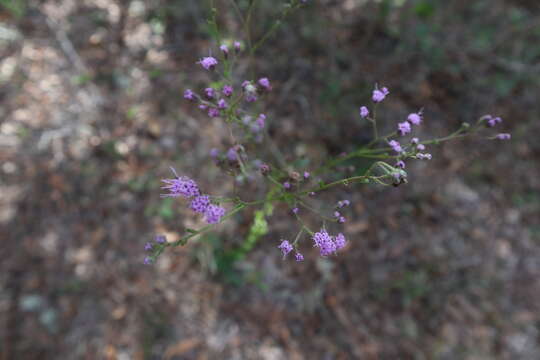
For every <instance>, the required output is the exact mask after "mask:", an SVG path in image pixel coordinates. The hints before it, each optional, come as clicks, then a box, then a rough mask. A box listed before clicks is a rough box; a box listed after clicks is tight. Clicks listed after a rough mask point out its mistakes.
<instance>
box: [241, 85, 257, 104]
mask: <svg viewBox="0 0 540 360" xmlns="http://www.w3.org/2000/svg"><path fill="white" fill-rule="evenodd" d="M242 88H243V89H244V93H245V94H244V95H245V100H246V101H247V102H254V101H256V100H257V88H256V87H255V85H253V84H252V83H251V82H250V81H247V80H246V81H244V82H243V83H242Z"/></svg>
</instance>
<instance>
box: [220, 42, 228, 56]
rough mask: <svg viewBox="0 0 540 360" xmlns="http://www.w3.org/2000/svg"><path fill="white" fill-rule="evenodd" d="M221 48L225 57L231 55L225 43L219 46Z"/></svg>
mask: <svg viewBox="0 0 540 360" xmlns="http://www.w3.org/2000/svg"><path fill="white" fill-rule="evenodd" d="M219 50H221V52H222V53H223V55H224V56H225V57H227V56H228V55H229V47H228V46H227V45H225V44H222V45H221V46H220V47H219Z"/></svg>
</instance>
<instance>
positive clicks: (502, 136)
mask: <svg viewBox="0 0 540 360" xmlns="http://www.w3.org/2000/svg"><path fill="white" fill-rule="evenodd" d="M495 138H496V139H498V140H510V139H511V138H512V135H510V134H507V133H501V134H497V136H495Z"/></svg>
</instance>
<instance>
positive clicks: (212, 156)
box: [210, 148, 219, 159]
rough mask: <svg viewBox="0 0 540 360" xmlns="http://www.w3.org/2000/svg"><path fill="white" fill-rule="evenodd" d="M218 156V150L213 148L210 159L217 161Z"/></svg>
mask: <svg viewBox="0 0 540 360" xmlns="http://www.w3.org/2000/svg"><path fill="white" fill-rule="evenodd" d="M218 156H219V150H218V149H216V148H213V149H212V150H210V157H211V158H212V159H217V157H218Z"/></svg>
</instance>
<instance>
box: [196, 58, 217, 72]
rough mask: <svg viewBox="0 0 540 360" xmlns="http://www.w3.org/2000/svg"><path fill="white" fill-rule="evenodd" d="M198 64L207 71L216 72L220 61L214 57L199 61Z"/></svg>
mask: <svg viewBox="0 0 540 360" xmlns="http://www.w3.org/2000/svg"><path fill="white" fill-rule="evenodd" d="M197 64H200V65H201V66H202V67H203V68H205V69H206V70H214V69H215V67H216V66H217V64H218V61H217V60H216V59H215V58H213V57H212V56H207V57H203V58H202V59H201V60H199V61H198V62H197Z"/></svg>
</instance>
